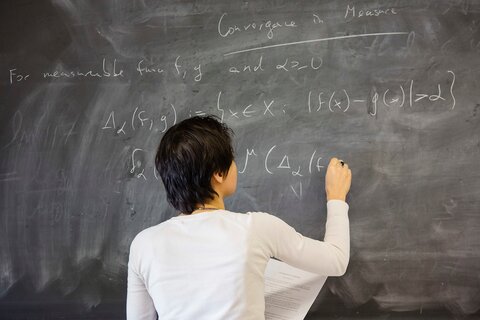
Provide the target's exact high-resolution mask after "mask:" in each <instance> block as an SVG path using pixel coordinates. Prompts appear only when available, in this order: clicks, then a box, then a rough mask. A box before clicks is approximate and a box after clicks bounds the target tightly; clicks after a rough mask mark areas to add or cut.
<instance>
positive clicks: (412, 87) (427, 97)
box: [217, 70, 456, 121]
mask: <svg viewBox="0 0 480 320" xmlns="http://www.w3.org/2000/svg"><path fill="white" fill-rule="evenodd" d="M447 74H448V75H449V77H450V84H449V85H447V86H445V85H444V86H442V84H441V83H436V84H434V85H433V86H432V87H431V88H429V89H424V88H418V86H417V85H416V83H415V80H409V81H407V84H406V85H403V84H400V85H397V86H394V87H391V88H386V89H383V90H377V89H376V88H375V87H372V88H371V90H370V91H369V92H367V93H364V94H363V95H362V97H359V95H358V94H357V95H355V96H354V95H353V94H352V93H349V91H347V90H346V89H344V88H340V89H335V90H329V91H324V90H323V91H314V90H310V91H308V93H307V94H306V99H305V100H306V107H305V108H304V109H303V110H305V111H306V112H308V113H319V112H321V111H322V110H327V111H329V112H331V113H334V112H344V113H345V112H347V111H349V110H350V109H351V108H353V107H355V106H357V105H359V104H360V105H367V106H368V107H369V108H368V109H369V111H368V113H369V115H371V116H372V117H374V116H376V115H377V112H378V108H379V107H380V106H383V107H385V108H386V109H387V110H388V109H389V108H391V107H398V108H402V107H406V106H408V107H410V108H413V107H415V105H416V104H418V103H421V102H424V103H442V105H444V106H447V107H448V108H449V109H450V110H453V109H454V108H455V105H456V98H455V94H454V87H455V83H456V76H455V73H454V72H453V71H451V70H448V71H447ZM365 96H367V97H365ZM279 101H284V100H283V99H279V98H276V97H275V98H267V99H263V100H262V101H258V102H255V101H252V102H250V101H248V102H245V103H244V104H242V105H237V106H230V105H229V104H228V103H227V102H225V97H224V96H222V91H220V92H219V93H218V95H217V112H218V113H219V114H220V118H221V119H222V121H236V120H242V119H247V118H252V117H269V118H274V117H278V116H282V115H287V114H289V113H292V109H293V112H294V113H298V112H299V110H302V109H301V108H299V104H298V102H297V103H296V104H291V105H288V104H286V103H280V102H279Z"/></svg>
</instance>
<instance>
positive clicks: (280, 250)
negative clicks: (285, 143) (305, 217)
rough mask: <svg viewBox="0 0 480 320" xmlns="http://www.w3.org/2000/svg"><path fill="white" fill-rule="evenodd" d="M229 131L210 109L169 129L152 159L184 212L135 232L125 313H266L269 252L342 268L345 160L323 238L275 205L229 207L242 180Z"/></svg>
mask: <svg viewBox="0 0 480 320" xmlns="http://www.w3.org/2000/svg"><path fill="white" fill-rule="evenodd" d="M231 134H232V132H231V130H230V129H229V128H227V127H226V126H225V125H224V124H222V123H220V122H219V121H218V120H217V119H216V118H214V117H210V116H207V117H193V118H190V119H187V120H184V121H182V122H181V123H179V124H177V125H175V126H173V127H172V128H170V129H169V130H168V131H167V132H166V133H165V135H164V136H163V138H162V140H161V142H160V146H159V147H158V151H157V155H156V159H155V163H156V167H157V170H158V172H159V173H160V176H161V178H162V181H163V184H164V186H165V190H166V193H167V199H168V202H169V203H170V204H171V205H172V206H173V207H175V208H176V209H177V210H179V211H180V212H181V214H179V215H178V216H176V217H173V218H171V219H169V220H167V221H165V222H162V223H160V224H158V225H156V226H153V227H150V228H148V229H146V230H144V231H142V232H140V233H139V234H138V235H137V236H136V237H135V239H134V240H133V242H132V244H131V247H130V257H129V262H128V290H127V319H129V320H134V319H135V320H137V319H156V317H157V314H158V319H175V320H176V319H194V320H199V319H206V320H215V319H242V320H244V319H264V309H265V302H264V278H263V276H264V271H265V267H266V265H267V263H268V261H269V259H270V258H271V257H275V258H277V259H279V260H282V261H284V262H286V263H288V264H290V265H292V266H294V267H297V268H300V269H304V270H306V271H310V272H314V273H318V274H321V275H325V276H340V275H342V274H344V273H345V271H346V268H347V264H348V261H349V251H350V237H349V222H348V205H347V203H346V202H345V200H346V196H347V193H348V191H349V190H350V184H351V171H350V169H349V168H348V165H347V164H345V163H344V162H343V161H341V160H338V159H336V158H332V159H331V161H330V163H329V165H328V169H327V173H326V177H325V189H326V194H327V222H326V230H325V237H324V241H318V240H314V239H310V238H307V237H304V236H302V235H301V234H299V233H297V232H296V231H295V230H294V229H293V228H292V227H290V226H289V225H288V224H286V223H285V222H283V221H282V220H280V219H279V218H277V217H275V216H273V215H270V214H267V213H263V212H249V213H246V214H240V213H235V212H231V211H228V210H226V209H225V205H224V198H225V197H227V196H229V195H232V194H233V193H234V192H235V190H236V185H237V167H236V164H235V162H234V159H233V149H232V146H231Z"/></svg>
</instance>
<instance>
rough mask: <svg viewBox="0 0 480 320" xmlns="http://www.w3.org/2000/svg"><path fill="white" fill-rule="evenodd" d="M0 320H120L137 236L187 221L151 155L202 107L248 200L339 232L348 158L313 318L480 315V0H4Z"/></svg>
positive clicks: (240, 205) (238, 200) (308, 228)
mask: <svg viewBox="0 0 480 320" xmlns="http://www.w3.org/2000/svg"><path fill="white" fill-rule="evenodd" d="M0 11H1V25H2V28H1V30H2V31H1V32H2V36H1V47H0V50H1V70H0V75H1V77H0V79H1V94H0V108H1V109H0V110H1V117H0V130H1V131H0V155H1V156H0V229H1V231H0V243H1V245H0V318H2V319H3V318H8V319H27V318H28V319H50V318H52V319H64V318H68V319H75V318H78V319H118V318H122V317H124V304H125V295H126V293H125V292H126V270H127V268H126V264H127V257H128V249H129V244H130V242H131V240H132V239H133V237H134V236H135V235H136V234H137V233H138V232H139V231H140V230H142V229H144V228H146V227H149V226H152V225H154V224H157V223H160V222H162V221H164V220H166V219H169V218H170V217H172V216H173V215H175V214H176V213H175V211H174V210H172V209H171V208H170V207H169V206H168V205H167V203H166V198H165V193H164V189H163V186H162V184H161V182H160V180H159V179H158V176H157V174H156V172H155V171H154V166H153V163H154V161H153V159H154V152H155V149H156V146H157V144H158V142H159V140H160V138H161V136H162V133H163V132H164V131H165V130H166V129H167V128H169V127H171V126H172V125H173V124H174V123H176V122H178V121H180V120H181V119H185V118H187V117H190V116H193V115H197V114H206V113H208V114H214V115H217V116H218V117H220V118H221V119H222V121H224V122H226V123H227V124H228V125H229V126H231V127H232V128H233V130H234V131H235V141H234V144H235V152H236V162H237V165H238V168H239V171H240V173H239V185H238V192H237V194H236V195H235V196H234V197H232V198H230V199H229V200H228V202H227V207H228V208H229V209H231V210H234V211H240V212H244V211H266V212H270V213H272V214H274V215H276V216H279V217H281V218H282V219H284V220H285V221H287V222H288V223H290V224H291V225H292V226H294V227H295V228H296V229H297V230H298V231H300V232H302V233H303V234H305V235H307V236H310V237H313V238H316V239H321V238H322V237H323V232H324V222H325V214H326V212H325V209H326V208H325V195H324V175H325V169H326V165H327V164H328V160H329V159H330V158H331V157H333V156H336V157H339V158H342V159H343V160H345V161H346V162H348V163H349V164H350V166H351V168H352V172H353V184H352V189H351V193H350V195H349V198H348V202H349V204H350V221H351V241H352V249H351V262H350V265H349V268H348V271H347V274H346V275H345V276H343V277H341V278H331V279H329V281H328V282H327V285H326V287H325V288H324V289H323V290H322V292H321V294H320V296H319V297H318V299H317V301H316V302H315V304H314V306H313V307H312V310H311V311H310V313H309V315H308V319H320V318H322V319H328V318H338V317H342V319H348V318H357V317H359V318H360V317H363V318H365V317H369V318H374V319H377V318H378V319H380V318H381V319H386V318H389V319H390V318H399V319H405V318H426V317H429V318H435V319H442V318H445V319H450V318H455V317H470V318H474V317H478V316H479V308H480V277H479V271H480V216H479V214H480V179H479V178H480V175H479V170H478V164H479V160H480V114H479V113H480V98H479V94H478V93H479V92H480V91H479V89H480V87H479V85H480V82H479V79H480V78H479V74H480V33H479V28H480V3H479V2H476V1H468V0H465V1H446V0H445V1H433V0H432V1H333V0H331V1H302V2H299V1H284V0H278V1H277V0H271V1H267V0H261V1H255V2H247V1H192V2H190V1H181V2H178V1H147V0H139V1H129V0H120V1H94V0H90V1H68V0H52V1H46V0H42V1H39V0H35V1H34V0H31V1H2V4H1V10H0Z"/></svg>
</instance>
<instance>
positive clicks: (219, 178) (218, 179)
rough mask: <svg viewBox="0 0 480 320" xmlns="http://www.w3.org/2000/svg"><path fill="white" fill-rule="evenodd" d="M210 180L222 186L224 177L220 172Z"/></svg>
mask: <svg viewBox="0 0 480 320" xmlns="http://www.w3.org/2000/svg"><path fill="white" fill-rule="evenodd" d="M212 179H213V180H214V181H215V182H216V183H218V184H222V183H223V180H225V177H224V175H223V174H222V173H221V172H215V173H214V174H213V176H212Z"/></svg>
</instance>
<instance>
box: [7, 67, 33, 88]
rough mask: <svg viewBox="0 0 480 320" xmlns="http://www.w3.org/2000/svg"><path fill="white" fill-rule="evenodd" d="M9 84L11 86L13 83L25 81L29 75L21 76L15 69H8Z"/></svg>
mask: <svg viewBox="0 0 480 320" xmlns="http://www.w3.org/2000/svg"><path fill="white" fill-rule="evenodd" d="M9 71H10V84H13V83H15V82H21V81H25V80H27V79H28V78H29V77H30V75H29V74H21V73H19V72H17V69H16V68H14V69H10V70H9Z"/></svg>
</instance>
